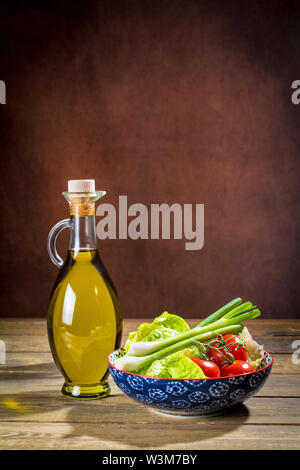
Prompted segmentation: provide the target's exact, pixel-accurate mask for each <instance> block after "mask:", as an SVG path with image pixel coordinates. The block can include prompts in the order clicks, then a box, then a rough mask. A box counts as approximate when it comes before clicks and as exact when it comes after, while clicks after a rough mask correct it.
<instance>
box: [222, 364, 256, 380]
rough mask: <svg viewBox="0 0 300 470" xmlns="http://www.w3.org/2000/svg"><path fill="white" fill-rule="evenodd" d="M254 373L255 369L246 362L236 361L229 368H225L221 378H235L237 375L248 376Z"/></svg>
mask: <svg viewBox="0 0 300 470" xmlns="http://www.w3.org/2000/svg"><path fill="white" fill-rule="evenodd" d="M249 372H254V368H253V367H252V366H251V364H249V362H246V361H239V360H236V361H234V362H233V363H232V364H229V366H225V367H223V369H222V370H221V377H234V376H235V375H240V374H248V373H249Z"/></svg>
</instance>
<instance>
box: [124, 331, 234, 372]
mask: <svg viewBox="0 0 300 470" xmlns="http://www.w3.org/2000/svg"><path fill="white" fill-rule="evenodd" d="M242 328H243V327H242V325H239V324H235V325H233V324H232V325H230V326H225V327H223V328H219V329H217V330H214V331H207V332H206V333H203V332H202V333H200V331H199V330H198V334H196V335H195V336H194V337H193V338H186V339H184V340H182V341H178V342H176V343H173V344H172V345H170V346H168V347H164V348H162V349H160V350H159V351H157V352H155V353H153V354H151V355H147V356H140V357H139V356H132V355H129V354H126V356H123V357H120V358H119V359H117V360H116V367H117V369H120V370H125V371H128V372H130V371H138V370H139V369H143V368H144V367H147V366H149V365H150V364H151V363H152V362H153V361H157V360H160V359H163V358H164V357H166V356H169V354H173V353H175V352H177V351H181V350H182V349H184V348H185V347H187V346H189V345H190V344H191V343H192V342H193V341H201V342H203V341H209V340H211V339H213V338H217V337H218V335H222V334H226V333H238V332H240V331H241V330H242ZM178 336H180V335H178Z"/></svg>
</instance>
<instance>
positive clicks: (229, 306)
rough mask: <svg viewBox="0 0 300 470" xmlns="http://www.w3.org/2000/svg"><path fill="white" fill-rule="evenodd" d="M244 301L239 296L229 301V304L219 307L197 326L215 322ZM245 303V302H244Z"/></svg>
mask: <svg viewBox="0 0 300 470" xmlns="http://www.w3.org/2000/svg"><path fill="white" fill-rule="evenodd" d="M241 302H242V299H240V298H239V297H237V298H236V299H234V300H232V301H231V302H228V304H226V305H224V306H223V307H221V308H219V310H217V311H216V312H214V313H212V314H211V315H209V317H207V318H205V320H202V322H201V323H199V324H198V325H197V326H206V325H208V324H209V323H213V322H214V321H216V320H218V319H219V318H220V317H222V316H223V315H225V314H226V313H227V312H231V311H232V310H233V309H234V308H235V307H237V306H238V305H239V304H240V303H241ZM243 305H244V304H243Z"/></svg>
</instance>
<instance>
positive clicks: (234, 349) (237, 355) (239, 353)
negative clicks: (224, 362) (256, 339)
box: [223, 334, 248, 361]
mask: <svg viewBox="0 0 300 470" xmlns="http://www.w3.org/2000/svg"><path fill="white" fill-rule="evenodd" d="M223 339H224V341H225V343H226V344H227V345H228V349H229V352H231V354H232V355H233V357H234V359H238V360H240V361H247V359H248V352H247V351H246V349H244V348H243V347H242V346H239V345H238V344H235V345H232V346H230V344H231V343H240V344H242V340H241V338H240V337H239V336H235V335H230V334H229V335H224V336H223Z"/></svg>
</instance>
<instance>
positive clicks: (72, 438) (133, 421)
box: [0, 364, 249, 449]
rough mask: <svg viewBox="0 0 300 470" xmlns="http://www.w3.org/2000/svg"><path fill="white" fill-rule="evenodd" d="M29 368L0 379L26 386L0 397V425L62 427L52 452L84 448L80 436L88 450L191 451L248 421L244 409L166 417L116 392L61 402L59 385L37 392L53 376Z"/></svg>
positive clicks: (67, 399) (42, 367)
mask: <svg viewBox="0 0 300 470" xmlns="http://www.w3.org/2000/svg"><path fill="white" fill-rule="evenodd" d="M22 369H23V370H22ZM34 369H35V371H34V373H33V374H32V373H28V370H27V372H26V367H25V369H24V368H22V367H21V366H20V367H16V368H15V370H14V373H10V374H8V375H7V374H5V376H3V375H2V379H4V380H8V381H9V379H14V380H18V376H19V377H20V378H21V377H22V379H23V380H24V376H26V379H27V380H29V382H30V387H29V388H28V387H26V390H25V389H23V391H22V390H18V389H16V390H15V385H14V390H12V389H11V390H9V392H10V391H13V392H14V393H9V392H8V390H7V391H6V393H2V394H1V395H0V405H1V408H2V411H1V416H2V418H4V420H16V421H19V422H20V421H21V422H22V421H24V422H26V421H31V422H34V421H36V426H37V432H38V427H39V426H42V425H43V423H52V422H53V423H62V424H67V425H68V430H67V431H66V434H62V435H60V439H61V446H60V447H59V446H58V447H57V448H62V449H66V448H71V449H75V448H79V449H80V448H85V447H84V444H83V442H82V440H81V439H80V438H81V437H82V438H84V440H85V441H86V442H87V443H88V445H87V447H88V448H95V449H122V448H128V447H131V448H135V449H148V448H153V449H155V448H157V449H160V448H165V447H168V446H174V445H178V446H179V447H178V448H182V449H183V448H185V445H188V444H193V445H194V446H195V447H196V446H197V442H201V441H205V440H209V439H215V438H218V437H222V436H225V435H226V434H229V433H232V432H233V431H234V430H236V429H238V428H239V427H240V426H242V425H243V424H245V423H246V422H247V420H248V417H249V410H248V408H247V407H246V406H245V405H243V404H240V405H239V406H237V407H235V408H232V409H230V410H228V411H227V412H226V413H224V414H222V415H219V416H213V417H205V416H198V417H173V416H166V415H163V414H158V413H156V412H154V411H153V410H151V409H150V408H148V407H146V406H143V405H140V404H138V403H135V402H133V401H132V400H130V399H129V398H128V397H126V396H125V395H124V394H122V393H121V392H119V391H115V393H112V394H111V395H110V396H109V397H107V398H105V399H103V400H91V401H82V400H79V401H76V400H74V399H71V398H67V397H64V396H63V395H62V394H61V393H60V385H59V384H57V390H56V388H55V387H54V388H53V387H51V390H50V389H48V390H47V389H46V390H45V388H44V386H43V387H42V388H40V390H39V387H40V386H41V384H40V383H38V382H39V379H41V378H42V379H46V378H50V377H51V378H54V379H57V376H53V375H50V374H49V373H48V374H47V373H45V374H43V372H45V364H41V365H40V371H39V370H38V369H37V365H35V366H34ZM31 380H32V384H31ZM35 382H36V383H35ZM16 387H17V385H16ZM15 392H16V393H15ZM46 413H50V415H48V416H46ZM78 438H79V441H78V443H77V442H76V440H77V439H78ZM49 440H51V435H49ZM77 446H78V447H77Z"/></svg>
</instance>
